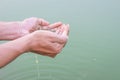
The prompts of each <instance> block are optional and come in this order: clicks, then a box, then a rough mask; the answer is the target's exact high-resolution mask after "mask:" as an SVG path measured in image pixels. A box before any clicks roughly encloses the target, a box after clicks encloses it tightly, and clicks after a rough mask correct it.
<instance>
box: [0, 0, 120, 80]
mask: <svg viewBox="0 0 120 80" xmlns="http://www.w3.org/2000/svg"><path fill="white" fill-rule="evenodd" d="M119 14H120V1H119V0H70V1H68V0H29V1H28V0H19V1H18V0H1V1H0V20H1V21H15V20H23V19H25V18H28V17H32V16H35V17H41V18H44V19H46V20H48V21H50V22H51V23H54V22H56V21H62V22H64V23H69V24H70V36H69V41H68V44H67V45H66V47H65V48H64V49H63V51H62V52H61V53H60V54H59V55H57V56H56V58H54V59H52V58H49V57H45V56H41V55H36V54H33V53H26V54H23V55H21V56H20V57H18V58H17V59H16V60H15V61H13V62H12V63H10V64H9V65H7V66H6V67H5V68H3V69H0V80H120V77H119V75H120V69H119V68H120V64H119V63H120V58H119V56H120V31H119V30H120V27H119V26H120V15H119ZM1 43H4V42H1Z"/></svg>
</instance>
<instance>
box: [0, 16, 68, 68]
mask: <svg viewBox="0 0 120 80" xmlns="http://www.w3.org/2000/svg"><path fill="white" fill-rule="evenodd" d="M46 29H47V30H46ZM52 31H54V32H52ZM0 32H1V33H0V40H12V41H9V42H7V43H4V44H1V45H0V68H2V67H4V66H5V65H7V64H9V63H10V62H11V61H13V60H14V59H15V58H17V57H18V56H19V55H21V54H23V53H25V52H34V53H37V54H40V55H44V56H49V57H55V56H56V55H57V54H58V53H60V51H61V50H62V49H63V47H64V46H65V44H66V42H67V39H68V33H69V25H65V24H62V23H61V22H58V23H54V24H51V25H50V24H49V23H48V22H47V21H45V20H43V19H38V18H29V19H26V20H24V21H22V22H8V23H5V22H0ZM23 43H24V44H23ZM18 45H19V46H18ZM28 45H29V46H28ZM16 46H17V47H16Z"/></svg>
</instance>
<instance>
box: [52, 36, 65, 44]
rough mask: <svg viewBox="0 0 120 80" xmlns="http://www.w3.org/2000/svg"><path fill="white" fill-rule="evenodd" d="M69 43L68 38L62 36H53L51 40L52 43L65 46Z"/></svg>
mask: <svg viewBox="0 0 120 80" xmlns="http://www.w3.org/2000/svg"><path fill="white" fill-rule="evenodd" d="M66 41H67V37H66V36H61V35H58V34H56V36H53V37H52V39H51V42H53V43H59V44H64V43H66Z"/></svg>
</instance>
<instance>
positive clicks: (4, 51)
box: [0, 37, 29, 68]
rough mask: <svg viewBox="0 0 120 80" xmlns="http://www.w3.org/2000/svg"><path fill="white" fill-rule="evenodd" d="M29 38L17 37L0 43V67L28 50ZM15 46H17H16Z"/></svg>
mask: <svg viewBox="0 0 120 80" xmlns="http://www.w3.org/2000/svg"><path fill="white" fill-rule="evenodd" d="M28 45H29V40H27V38H24V37H23V38H19V39H16V40H13V41H9V42H7V43H5V44H1V45H0V68H1V67H3V66H5V65H7V64H8V63H10V62H11V61H13V60H14V59H15V58H16V57H18V56H19V55H21V54H23V53H24V52H26V51H27V50H28ZM16 46H17V47H16Z"/></svg>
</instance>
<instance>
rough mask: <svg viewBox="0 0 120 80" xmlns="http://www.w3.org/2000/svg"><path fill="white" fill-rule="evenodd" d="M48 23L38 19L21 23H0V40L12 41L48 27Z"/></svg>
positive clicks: (29, 19)
mask: <svg viewBox="0 0 120 80" xmlns="http://www.w3.org/2000/svg"><path fill="white" fill-rule="evenodd" d="M48 24H49V23H48V22H47V21H45V20H43V19H39V18H35V17H32V18H28V19H25V20H23V21H19V22H18V21H15V22H0V40H13V39H17V38H19V37H22V36H24V35H27V34H29V33H31V32H34V31H36V30H38V29H39V27H41V26H48Z"/></svg>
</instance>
